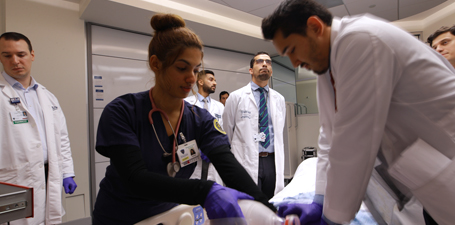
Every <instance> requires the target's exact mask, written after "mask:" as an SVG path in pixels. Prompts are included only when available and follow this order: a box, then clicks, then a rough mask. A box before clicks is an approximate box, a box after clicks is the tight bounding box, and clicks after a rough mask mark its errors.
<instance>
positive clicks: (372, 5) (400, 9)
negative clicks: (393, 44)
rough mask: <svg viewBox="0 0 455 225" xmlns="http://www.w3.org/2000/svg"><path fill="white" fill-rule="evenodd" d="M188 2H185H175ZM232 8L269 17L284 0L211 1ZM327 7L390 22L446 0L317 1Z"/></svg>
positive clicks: (341, 13) (341, 14)
mask: <svg viewBox="0 0 455 225" xmlns="http://www.w3.org/2000/svg"><path fill="white" fill-rule="evenodd" d="M174 1H177V2H181V3H183V2H188V1H185V0H174ZM209 1H212V2H216V3H219V4H222V5H224V6H227V7H231V8H234V9H237V10H240V11H243V12H246V13H250V14H253V15H256V16H259V17H261V18H264V17H266V16H267V15H269V14H270V13H271V12H273V10H274V9H275V8H276V7H277V6H278V5H279V4H280V3H281V2H282V0H262V1H245V0H209ZM316 1H317V2H319V3H321V4H323V5H325V6H326V7H328V8H329V10H330V11H331V12H332V13H333V14H334V15H335V16H339V17H342V16H346V15H355V14H361V13H371V14H374V15H376V16H379V17H382V18H384V19H386V20H389V21H395V20H398V19H403V18H406V17H409V16H412V15H415V14H417V13H421V12H423V11H425V10H427V9H429V8H432V7H434V6H437V5H439V4H441V3H443V2H445V1H446V0H316Z"/></svg>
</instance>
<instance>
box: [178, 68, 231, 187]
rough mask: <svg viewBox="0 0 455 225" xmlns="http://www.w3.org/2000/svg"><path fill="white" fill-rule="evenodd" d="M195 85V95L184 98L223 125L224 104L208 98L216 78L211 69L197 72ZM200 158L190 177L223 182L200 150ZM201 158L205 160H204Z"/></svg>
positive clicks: (214, 85) (212, 90)
mask: <svg viewBox="0 0 455 225" xmlns="http://www.w3.org/2000/svg"><path fill="white" fill-rule="evenodd" d="M196 86H197V88H198V92H197V93H196V95H192V96H190V97H187V98H185V101H187V102H189V103H191V104H194V105H196V106H199V107H200V108H205V109H207V111H209V112H210V114H212V116H213V117H215V118H216V119H217V120H218V123H219V124H220V126H223V119H222V117H221V115H222V114H223V111H224V105H223V104H221V102H219V101H217V100H215V99H212V98H210V94H213V93H214V92H215V90H216V79H215V73H214V72H213V71H211V70H202V71H199V73H198V74H197V82H196ZM201 156H202V159H199V161H197V165H196V168H195V169H194V172H193V174H192V175H191V177H190V179H201V178H202V179H204V180H213V181H215V182H217V183H219V184H223V180H222V179H221V177H220V175H219V174H218V172H217V171H216V169H215V167H214V166H213V165H212V164H211V163H210V164H207V163H208V162H207V161H208V158H207V157H205V155H203V154H202V152H201ZM202 160H206V161H205V162H204V161H202Z"/></svg>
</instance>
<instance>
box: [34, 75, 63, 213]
mask: <svg viewBox="0 0 455 225" xmlns="http://www.w3.org/2000/svg"><path fill="white" fill-rule="evenodd" d="M36 93H37V95H38V99H39V102H40V105H41V109H42V110H43V116H44V127H45V129H46V141H47V160H48V165H49V176H48V182H47V185H48V187H47V196H46V197H47V198H46V199H47V203H46V205H47V207H46V220H48V219H51V220H52V219H55V218H58V217H60V216H62V210H60V207H59V206H60V205H61V204H62V203H61V202H62V201H61V198H62V196H61V189H62V187H61V186H62V174H61V173H60V167H61V165H60V162H61V160H59V154H58V152H59V151H58V150H57V149H56V148H57V145H58V144H59V143H56V139H55V136H56V135H57V134H56V133H55V129H54V125H55V124H54V123H55V122H56V121H55V120H54V119H55V118H54V111H55V110H60V109H58V108H56V107H58V106H57V105H54V104H53V103H52V102H51V100H50V99H49V97H48V96H47V93H46V88H45V87H43V86H42V85H41V84H39V86H38V88H37V89H36Z"/></svg>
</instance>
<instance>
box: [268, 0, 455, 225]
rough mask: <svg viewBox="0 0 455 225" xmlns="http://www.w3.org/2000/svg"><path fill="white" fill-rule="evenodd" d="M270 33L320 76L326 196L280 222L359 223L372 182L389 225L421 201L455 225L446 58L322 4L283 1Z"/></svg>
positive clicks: (292, 208) (320, 192)
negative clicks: (412, 202) (334, 12)
mask: <svg viewBox="0 0 455 225" xmlns="http://www.w3.org/2000/svg"><path fill="white" fill-rule="evenodd" d="M262 33H263V35H264V39H266V40H273V45H274V46H275V48H276V49H277V51H278V52H279V54H280V55H283V56H287V57H289V59H290V61H291V62H292V64H293V65H294V67H297V66H300V67H304V68H306V69H309V70H313V71H314V72H315V73H317V74H319V76H318V78H317V96H318V107H319V121H320V124H321V128H320V134H319V149H318V165H317V173H316V189H315V194H316V196H315V198H314V200H313V203H312V204H299V203H296V204H288V205H280V209H279V215H280V216H285V215H287V214H299V216H300V219H301V223H302V224H325V223H328V224H346V223H349V222H350V221H351V220H352V219H353V218H354V216H355V214H356V213H357V211H358V210H359V208H360V205H361V203H362V200H363V199H365V193H368V192H369V191H367V186H368V184H369V183H370V184H371V182H369V181H370V177H372V178H373V179H375V180H377V181H378V182H377V183H378V184H379V185H377V186H376V187H373V186H370V187H371V188H374V189H370V188H368V189H370V190H378V189H376V188H377V187H379V186H383V190H384V191H380V189H379V191H372V192H370V193H371V195H369V196H367V197H375V198H376V199H379V200H380V201H375V202H372V204H374V205H377V206H380V207H376V208H377V209H379V210H381V211H382V212H385V213H388V214H389V215H387V216H386V217H388V218H384V219H386V220H388V221H384V222H385V223H387V224H396V223H394V222H393V221H389V218H390V217H391V216H390V212H393V210H394V208H395V207H396V208H398V209H399V210H400V211H401V210H402V209H403V207H405V206H406V205H407V203H408V202H409V201H410V199H411V197H415V198H416V199H417V200H419V202H420V203H422V205H423V207H424V208H425V210H426V211H427V212H428V213H429V214H430V215H431V216H432V217H433V218H434V220H435V221H436V222H437V223H438V224H454V221H455V214H454V213H453V212H454V211H453V209H454V207H455V189H454V186H455V176H454V174H455V141H454V140H455V120H454V118H455V91H454V90H455V76H454V75H455V70H454V68H453V67H452V66H451V65H450V63H449V62H448V61H447V60H446V59H445V58H444V57H443V56H442V55H441V54H439V53H437V52H436V51H433V50H432V49H431V48H429V47H428V46H426V45H425V44H424V43H423V42H421V41H419V40H418V39H416V38H414V37H413V36H412V35H410V34H409V33H408V32H406V31H403V30H401V29H400V28H398V27H395V26H393V25H392V24H390V23H388V22H386V21H383V20H381V19H379V18H376V17H374V16H371V15H359V16H353V17H343V18H333V16H332V14H331V13H330V11H329V10H328V9H327V8H325V7H324V6H322V5H320V4H319V3H317V2H316V1H313V0H285V1H283V2H282V3H281V4H280V5H279V6H278V8H277V9H275V11H274V12H273V13H272V14H271V15H269V16H268V17H266V18H265V19H264V20H263V21H262ZM403 43H406V44H403ZM390 198H391V199H393V200H394V201H396V203H395V205H392V204H388V203H387V205H386V204H384V203H382V202H386V201H389V200H387V199H390ZM370 199H371V198H370ZM392 202H393V201H392ZM382 206H384V207H382ZM390 206H392V207H390ZM418 213H419V210H418ZM382 215H384V214H382ZM404 224H417V223H404Z"/></svg>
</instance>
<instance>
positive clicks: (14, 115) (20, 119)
mask: <svg viewBox="0 0 455 225" xmlns="http://www.w3.org/2000/svg"><path fill="white" fill-rule="evenodd" d="M9 114H10V116H11V120H12V121H13V124H21V123H28V116H27V112H26V111H14V112H10V113H9Z"/></svg>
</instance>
